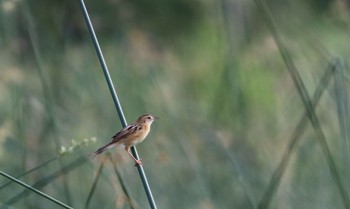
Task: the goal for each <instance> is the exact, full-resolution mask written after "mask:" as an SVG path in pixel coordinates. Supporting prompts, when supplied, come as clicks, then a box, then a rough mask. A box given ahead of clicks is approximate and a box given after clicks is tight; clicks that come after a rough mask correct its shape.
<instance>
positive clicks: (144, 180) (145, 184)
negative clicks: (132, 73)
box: [80, 0, 157, 209]
mask: <svg viewBox="0 0 350 209" xmlns="http://www.w3.org/2000/svg"><path fill="white" fill-rule="evenodd" d="M80 7H81V10H82V12H83V15H84V19H85V22H86V25H87V27H88V29H89V33H90V36H91V38H92V42H93V43H94V47H95V50H96V53H97V56H98V59H99V61H100V64H101V67H102V70H103V73H104V75H105V78H106V81H107V84H108V88H109V90H110V92H111V95H112V98H113V101H114V104H115V107H116V108H117V111H118V115H119V119H120V122H121V123H122V125H123V127H126V126H127V122H126V120H125V117H124V113H123V110H122V107H121V105H120V102H119V99H118V95H117V93H116V91H115V88H114V85H113V82H112V79H111V76H110V74H109V71H108V68H107V65H106V62H105V59H104V57H103V54H102V51H101V48H100V45H99V43H98V40H97V37H96V34H95V31H94V28H93V26H92V23H91V21H90V17H89V14H88V11H87V9H86V7H85V3H84V0H80ZM131 152H132V154H133V155H134V157H135V158H136V159H139V155H138V153H137V150H136V147H131ZM137 170H138V172H139V175H140V178H141V181H142V184H143V187H144V189H145V192H146V195H147V198H148V201H149V204H150V206H151V209H157V206H156V203H155V201H154V198H153V195H152V191H151V188H150V186H149V184H148V180H147V177H146V174H145V171H144V169H143V167H142V165H140V164H139V165H138V166H137Z"/></svg>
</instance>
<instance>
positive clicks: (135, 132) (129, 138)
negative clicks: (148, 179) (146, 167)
mask: <svg viewBox="0 0 350 209" xmlns="http://www.w3.org/2000/svg"><path fill="white" fill-rule="evenodd" d="M156 119H159V118H158V117H156V116H153V115H150V114H144V115H141V116H140V117H139V118H138V119H137V120H136V121H135V122H133V123H132V124H130V125H128V126H126V127H125V128H123V129H122V130H121V131H119V132H118V133H116V134H115V135H114V136H113V137H112V141H111V142H109V143H108V144H106V145H105V146H103V147H101V148H99V149H98V150H96V152H95V155H94V156H97V155H100V154H101V153H102V152H104V151H106V150H107V149H109V148H111V147H113V146H115V145H117V146H122V147H124V149H125V150H126V151H127V152H128V153H129V155H130V156H131V157H132V158H133V159H134V161H135V166H137V165H142V162H141V159H140V160H138V159H136V158H135V157H134V156H133V155H132V153H131V151H130V147H132V146H135V145H136V144H138V143H140V142H142V141H143V140H144V139H145V138H146V136H147V135H148V133H149V131H150V130H151V125H152V123H153V122H154V121H155V120H156Z"/></svg>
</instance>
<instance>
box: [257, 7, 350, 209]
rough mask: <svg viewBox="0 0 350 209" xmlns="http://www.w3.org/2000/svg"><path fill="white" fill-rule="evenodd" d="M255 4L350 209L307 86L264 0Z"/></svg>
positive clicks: (345, 191) (345, 202) (342, 197)
mask: <svg viewBox="0 0 350 209" xmlns="http://www.w3.org/2000/svg"><path fill="white" fill-rule="evenodd" d="M255 3H256V5H257V7H258V9H259V10H260V11H261V14H262V16H263V18H264V20H265V22H266V24H267V26H268V28H269V30H270V31H271V34H272V36H273V38H274V40H275V42H276V44H277V47H278V49H279V51H280V54H281V56H282V59H283V61H284V63H285V65H286V67H287V70H288V72H289V74H290V75H291V77H292V79H293V82H294V85H295V87H296V88H297V90H298V93H299V95H300V97H301V99H302V102H303V104H304V107H305V109H306V112H307V116H308V118H309V120H310V122H311V124H312V126H313V128H314V130H315V133H316V136H317V139H318V140H319V143H320V145H321V148H322V152H323V154H324V155H325V158H326V160H327V164H328V167H329V170H330V172H331V174H332V177H333V180H334V183H335V184H336V186H337V187H338V190H339V193H340V196H341V199H342V201H343V204H344V207H345V208H347V209H349V208H350V201H349V196H348V193H347V190H346V189H345V188H344V185H343V184H342V181H341V178H340V175H339V172H338V169H337V167H336V165H335V161H334V158H333V155H332V153H331V151H330V149H329V146H328V144H327V141H326V137H325V135H324V132H323V130H322V128H321V126H320V122H319V120H318V117H317V115H316V113H315V109H314V107H313V106H312V102H311V99H310V96H309V94H308V92H307V90H306V86H305V84H304V82H303V80H302V79H301V76H300V74H299V71H298V69H297V67H296V66H295V64H294V62H293V60H292V59H291V57H290V55H289V53H288V51H287V49H286V47H285V46H284V45H283V42H282V39H281V37H280V36H279V33H278V30H277V27H276V25H275V23H274V21H273V18H272V15H271V12H270V10H269V9H268V7H267V6H266V5H265V4H264V3H263V1H262V0H255ZM260 208H261V207H260V206H259V209H260Z"/></svg>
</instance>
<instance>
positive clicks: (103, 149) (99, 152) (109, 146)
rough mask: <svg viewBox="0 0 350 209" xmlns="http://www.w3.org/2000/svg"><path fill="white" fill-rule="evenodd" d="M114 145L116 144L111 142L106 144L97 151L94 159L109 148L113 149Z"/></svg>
mask: <svg viewBox="0 0 350 209" xmlns="http://www.w3.org/2000/svg"><path fill="white" fill-rule="evenodd" d="M114 145H115V143H113V142H110V143H108V144H106V145H105V146H103V147H101V148H99V149H98V150H96V151H95V153H94V156H93V158H94V157H96V156H97V155H100V154H101V153H102V152H104V151H106V150H108V149H109V148H111V147H113V146H114Z"/></svg>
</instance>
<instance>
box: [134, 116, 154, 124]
mask: <svg viewBox="0 0 350 209" xmlns="http://www.w3.org/2000/svg"><path fill="white" fill-rule="evenodd" d="M157 119H159V118H158V117H157V116H153V115H151V114H144V115H141V116H140V117H139V119H137V122H139V123H147V124H150V125H151V124H152V123H153V121H155V120H157Z"/></svg>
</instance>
